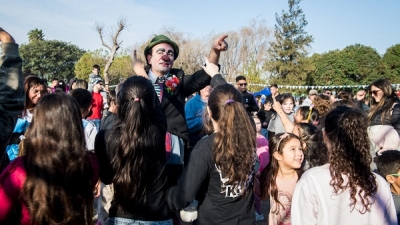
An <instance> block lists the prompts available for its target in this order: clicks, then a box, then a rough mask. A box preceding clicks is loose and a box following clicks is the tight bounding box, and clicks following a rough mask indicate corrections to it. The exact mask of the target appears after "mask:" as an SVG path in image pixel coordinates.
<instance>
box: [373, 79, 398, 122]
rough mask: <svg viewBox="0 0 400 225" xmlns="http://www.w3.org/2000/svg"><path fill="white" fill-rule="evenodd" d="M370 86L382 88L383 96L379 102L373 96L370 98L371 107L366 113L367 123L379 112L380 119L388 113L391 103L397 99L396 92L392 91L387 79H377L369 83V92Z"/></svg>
mask: <svg viewBox="0 0 400 225" xmlns="http://www.w3.org/2000/svg"><path fill="white" fill-rule="evenodd" d="M372 86H375V87H377V88H379V89H381V90H382V92H383V96H382V99H381V100H380V101H379V102H376V101H375V99H374V98H371V99H370V106H371V109H370V111H369V113H368V122H369V124H370V123H371V122H372V120H374V118H375V117H376V116H377V115H378V114H379V113H380V112H381V113H382V115H381V121H382V122H383V120H384V119H385V118H386V117H388V116H389V115H390V111H391V109H392V107H393V104H394V103H395V102H396V101H397V100H398V99H397V96H396V94H395V93H394V90H393V87H392V85H391V84H390V82H389V80H387V79H378V80H376V81H374V82H372V84H371V85H369V87H368V90H369V91H370V92H371V88H372Z"/></svg>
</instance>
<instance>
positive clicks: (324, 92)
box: [322, 89, 332, 97]
mask: <svg viewBox="0 0 400 225" xmlns="http://www.w3.org/2000/svg"><path fill="white" fill-rule="evenodd" d="M322 94H324V95H327V96H329V97H330V96H331V95H332V90H331V89H324V90H323V91H322Z"/></svg>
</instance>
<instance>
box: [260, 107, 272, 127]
mask: <svg viewBox="0 0 400 225" xmlns="http://www.w3.org/2000/svg"><path fill="white" fill-rule="evenodd" d="M274 113H275V111H274V110H273V109H271V110H269V111H265V110H260V111H259V112H258V113H257V117H258V119H260V122H261V127H262V128H264V129H267V128H268V124H269V121H270V120H271V117H272V115H274Z"/></svg>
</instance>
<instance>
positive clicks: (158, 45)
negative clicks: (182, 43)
mask: <svg viewBox="0 0 400 225" xmlns="http://www.w3.org/2000/svg"><path fill="white" fill-rule="evenodd" d="M144 55H145V57H146V62H147V64H148V65H149V66H151V71H152V72H153V73H155V74H156V75H157V76H162V75H165V74H167V73H169V71H170V70H171V69H172V66H173V65H174V61H175V60H176V58H177V57H178V55H179V47H178V45H177V44H176V43H175V42H173V41H172V40H171V39H169V38H168V37H167V36H165V35H157V36H155V37H154V38H153V39H151V41H150V43H149V44H148V45H147V46H146V48H145V49H144Z"/></svg>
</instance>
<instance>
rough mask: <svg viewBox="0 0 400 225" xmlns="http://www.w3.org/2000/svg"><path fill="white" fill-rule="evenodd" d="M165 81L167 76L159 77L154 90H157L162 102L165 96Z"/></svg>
mask: <svg viewBox="0 0 400 225" xmlns="http://www.w3.org/2000/svg"><path fill="white" fill-rule="evenodd" d="M164 82H165V77H164V76H162V77H159V78H157V80H156V82H155V83H154V84H153V86H154V90H155V91H156V93H157V96H158V99H159V100H160V102H161V100H162V96H163V90H164V88H163V87H164Z"/></svg>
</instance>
